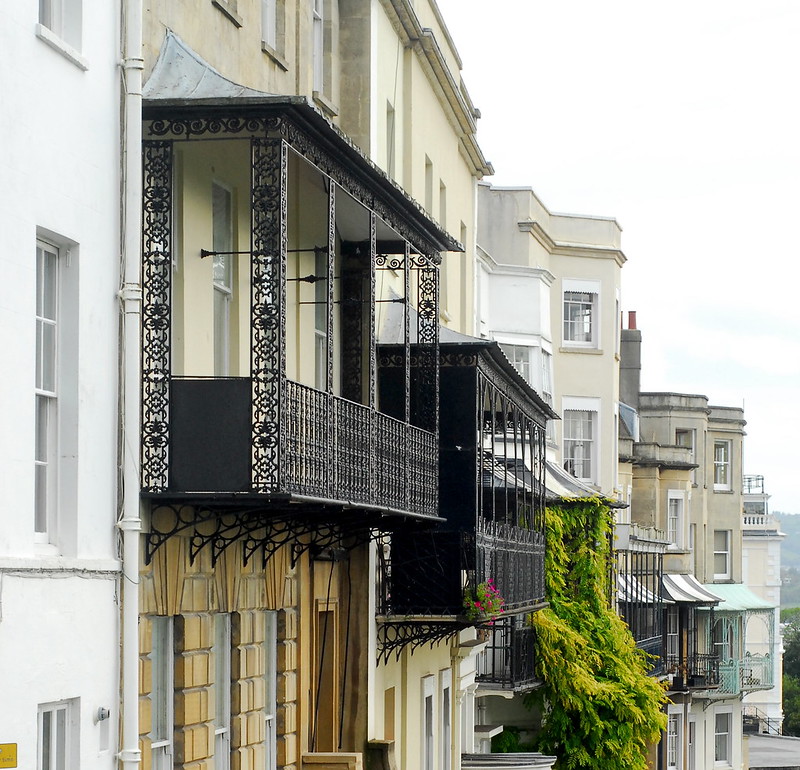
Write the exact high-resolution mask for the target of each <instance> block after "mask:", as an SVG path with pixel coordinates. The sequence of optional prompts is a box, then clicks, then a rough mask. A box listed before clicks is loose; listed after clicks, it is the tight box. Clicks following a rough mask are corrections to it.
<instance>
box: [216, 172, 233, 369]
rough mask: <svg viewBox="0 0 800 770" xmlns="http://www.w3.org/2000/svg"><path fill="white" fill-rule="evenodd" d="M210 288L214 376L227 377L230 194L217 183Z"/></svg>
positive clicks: (230, 283)
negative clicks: (211, 292)
mask: <svg viewBox="0 0 800 770" xmlns="http://www.w3.org/2000/svg"><path fill="white" fill-rule="evenodd" d="M211 223H212V229H213V244H214V245H213V247H212V248H213V250H214V251H215V252H223V253H217V254H215V255H214V264H213V285H214V374H215V376H217V377H227V376H228V375H229V374H230V359H231V349H230V348H231V300H232V298H233V255H232V254H230V253H225V252H231V251H233V195H232V193H231V191H230V190H228V189H227V188H226V187H223V186H222V185H221V184H217V183H216V182H213V183H212V185H211Z"/></svg>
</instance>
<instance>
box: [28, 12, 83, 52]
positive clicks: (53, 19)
mask: <svg viewBox="0 0 800 770" xmlns="http://www.w3.org/2000/svg"><path fill="white" fill-rule="evenodd" d="M82 10H83V9H82V0H39V24H41V25H42V26H43V27H47V29H49V30H50V31H51V32H52V33H53V34H54V35H57V36H58V37H60V38H61V39H62V40H63V41H64V42H65V43H69V45H71V46H72V47H73V48H75V49H76V50H80V48H81V26H82V15H83V14H82Z"/></svg>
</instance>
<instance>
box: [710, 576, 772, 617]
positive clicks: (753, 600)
mask: <svg viewBox="0 0 800 770" xmlns="http://www.w3.org/2000/svg"><path fill="white" fill-rule="evenodd" d="M704 587H705V588H706V589H707V590H709V591H713V592H714V593H715V594H717V595H718V596H719V597H720V604H719V606H718V607H717V610H720V611H722V612H725V611H727V612H744V611H745V610H772V609H775V605H774V604H771V603H770V602H768V601H766V600H765V599H762V598H761V597H760V596H757V595H756V594H754V593H753V592H752V591H751V590H750V589H749V588H748V587H747V586H743V585H741V584H739V583H712V584H710V585H706V586H704Z"/></svg>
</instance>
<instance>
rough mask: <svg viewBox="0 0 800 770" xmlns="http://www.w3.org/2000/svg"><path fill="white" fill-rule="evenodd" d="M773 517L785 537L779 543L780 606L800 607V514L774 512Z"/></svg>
mask: <svg viewBox="0 0 800 770" xmlns="http://www.w3.org/2000/svg"><path fill="white" fill-rule="evenodd" d="M775 516H776V517H777V518H778V520H779V521H780V523H781V532H783V533H784V534H785V535H786V538H785V539H784V541H783V543H781V579H782V580H783V585H782V586H781V606H782V607H800V514H797V513H778V512H775Z"/></svg>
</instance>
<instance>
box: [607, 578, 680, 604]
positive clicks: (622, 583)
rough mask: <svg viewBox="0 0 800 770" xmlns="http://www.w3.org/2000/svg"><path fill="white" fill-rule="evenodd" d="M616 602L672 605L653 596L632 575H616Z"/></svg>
mask: <svg viewBox="0 0 800 770" xmlns="http://www.w3.org/2000/svg"><path fill="white" fill-rule="evenodd" d="M617 601H619V602H624V603H629V604H672V603H673V602H672V600H671V599H665V598H662V597H660V596H657V595H656V594H654V593H653V592H652V591H651V590H650V589H649V588H647V586H645V585H644V584H643V583H642V582H641V580H639V579H638V578H637V577H634V576H633V575H625V574H619V575H617Z"/></svg>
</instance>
